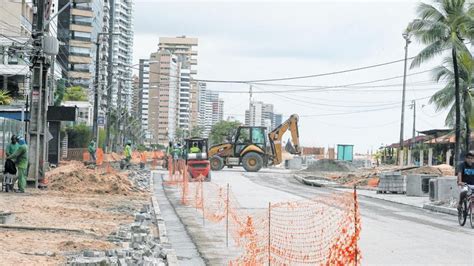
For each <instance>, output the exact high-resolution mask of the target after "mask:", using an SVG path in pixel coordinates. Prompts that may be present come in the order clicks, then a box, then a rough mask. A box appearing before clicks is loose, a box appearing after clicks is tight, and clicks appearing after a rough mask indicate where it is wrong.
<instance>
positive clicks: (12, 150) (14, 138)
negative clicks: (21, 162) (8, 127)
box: [5, 135, 20, 156]
mask: <svg viewBox="0 0 474 266" xmlns="http://www.w3.org/2000/svg"><path fill="white" fill-rule="evenodd" d="M10 140H11V142H10V144H8V146H7V150H6V151H5V153H6V155H7V156H10V155H12V154H13V153H15V151H16V150H17V149H18V147H20V144H18V137H17V136H15V135H13V136H12V137H11V139H10Z"/></svg>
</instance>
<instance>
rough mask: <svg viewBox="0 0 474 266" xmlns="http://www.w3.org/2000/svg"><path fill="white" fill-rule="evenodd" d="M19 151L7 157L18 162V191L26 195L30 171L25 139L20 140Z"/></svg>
mask: <svg viewBox="0 0 474 266" xmlns="http://www.w3.org/2000/svg"><path fill="white" fill-rule="evenodd" d="M18 144H19V147H18V149H17V150H16V151H15V152H14V153H13V154H11V155H10V156H8V157H7V159H11V160H13V161H15V162H16V167H18V191H17V192H19V193H24V192H25V188H26V175H27V173H26V170H27V169H28V146H26V142H25V140H24V139H23V138H19V139H18Z"/></svg>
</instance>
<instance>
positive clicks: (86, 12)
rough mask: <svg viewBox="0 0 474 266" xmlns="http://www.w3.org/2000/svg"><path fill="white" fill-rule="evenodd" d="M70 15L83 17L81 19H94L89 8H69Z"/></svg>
mask: <svg viewBox="0 0 474 266" xmlns="http://www.w3.org/2000/svg"><path fill="white" fill-rule="evenodd" d="M71 15H74V16H83V17H89V18H92V17H94V13H93V12H92V8H90V7H75V8H71Z"/></svg>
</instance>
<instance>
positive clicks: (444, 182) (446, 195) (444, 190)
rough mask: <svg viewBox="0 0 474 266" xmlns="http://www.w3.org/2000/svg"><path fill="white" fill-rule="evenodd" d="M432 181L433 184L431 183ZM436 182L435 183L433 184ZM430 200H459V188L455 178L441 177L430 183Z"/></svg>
mask: <svg viewBox="0 0 474 266" xmlns="http://www.w3.org/2000/svg"><path fill="white" fill-rule="evenodd" d="M432 181H433V182H432ZM434 181H436V182H434ZM430 182H431V183H433V184H430V190H431V189H433V191H430V200H432V201H448V200H452V199H454V200H458V199H459V192H460V191H459V187H458V185H457V177H455V176H443V177H439V178H438V179H436V180H431V181H430Z"/></svg>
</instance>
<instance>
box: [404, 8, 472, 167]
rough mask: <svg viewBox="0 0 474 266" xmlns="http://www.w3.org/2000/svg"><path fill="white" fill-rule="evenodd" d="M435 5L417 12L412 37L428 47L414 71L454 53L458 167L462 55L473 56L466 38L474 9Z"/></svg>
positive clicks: (412, 24)
mask: <svg viewBox="0 0 474 266" xmlns="http://www.w3.org/2000/svg"><path fill="white" fill-rule="evenodd" d="M433 2H434V4H433V5H429V4H425V3H420V4H419V6H418V8H417V13H418V16H419V18H418V19H415V20H414V21H413V22H412V23H410V30H411V34H413V35H414V36H415V37H416V38H417V39H418V40H419V41H421V42H422V43H423V44H425V45H426V47H425V48H424V49H423V50H422V51H421V52H420V53H418V55H417V56H415V58H414V59H413V61H412V64H411V68H413V67H417V66H419V65H421V64H422V63H423V62H425V61H427V60H429V59H431V58H433V57H435V56H437V55H440V54H442V53H443V52H444V51H445V50H451V57H452V60H453V74H454V107H455V108H454V109H455V138H456V144H455V148H454V150H455V157H454V158H455V163H458V162H459V161H460V137H461V105H460V103H461V99H460V89H459V88H460V86H459V69H458V62H457V60H458V54H459V53H462V52H467V53H469V51H468V49H467V47H466V45H465V44H464V41H463V40H464V38H470V37H472V36H473V33H472V31H473V30H472V29H473V27H472V18H471V16H470V13H471V12H472V5H470V4H468V3H466V1H465V0H434V1H433Z"/></svg>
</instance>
